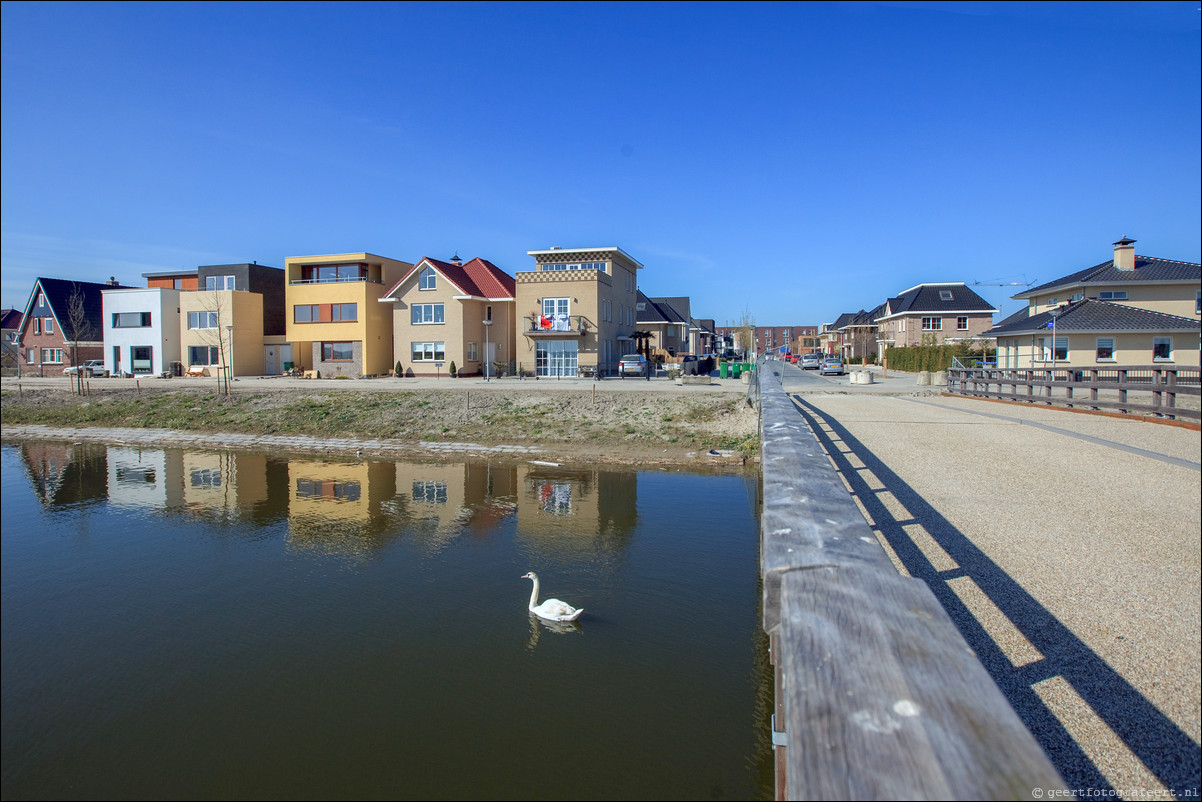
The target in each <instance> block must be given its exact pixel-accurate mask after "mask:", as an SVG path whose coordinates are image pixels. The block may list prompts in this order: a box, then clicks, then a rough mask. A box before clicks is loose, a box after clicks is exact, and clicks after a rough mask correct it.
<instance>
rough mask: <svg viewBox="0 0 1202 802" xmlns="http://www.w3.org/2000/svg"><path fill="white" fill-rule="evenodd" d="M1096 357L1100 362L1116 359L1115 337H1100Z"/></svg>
mask: <svg viewBox="0 0 1202 802" xmlns="http://www.w3.org/2000/svg"><path fill="white" fill-rule="evenodd" d="M1096 359H1097V361H1099V362H1113V361H1114V338H1113V337H1099V338H1098V349H1097V355H1096Z"/></svg>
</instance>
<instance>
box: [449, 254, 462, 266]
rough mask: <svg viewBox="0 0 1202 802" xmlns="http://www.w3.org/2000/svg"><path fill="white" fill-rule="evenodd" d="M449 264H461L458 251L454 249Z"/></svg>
mask: <svg viewBox="0 0 1202 802" xmlns="http://www.w3.org/2000/svg"><path fill="white" fill-rule="evenodd" d="M451 264H453V265H460V266H462V265H463V260H461V259H460V258H459V251H455V255H454V256H452V257H451Z"/></svg>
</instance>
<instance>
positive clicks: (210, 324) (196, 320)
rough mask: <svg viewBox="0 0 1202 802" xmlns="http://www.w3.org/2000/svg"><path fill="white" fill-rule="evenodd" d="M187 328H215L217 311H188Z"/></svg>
mask: <svg viewBox="0 0 1202 802" xmlns="http://www.w3.org/2000/svg"><path fill="white" fill-rule="evenodd" d="M188 328H190V329H215V328H217V313H216V312H189V313H188Z"/></svg>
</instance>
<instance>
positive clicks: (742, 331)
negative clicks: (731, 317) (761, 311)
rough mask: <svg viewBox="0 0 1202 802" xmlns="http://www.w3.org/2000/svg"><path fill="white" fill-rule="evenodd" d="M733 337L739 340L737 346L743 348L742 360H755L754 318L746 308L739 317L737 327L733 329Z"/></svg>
mask: <svg viewBox="0 0 1202 802" xmlns="http://www.w3.org/2000/svg"><path fill="white" fill-rule="evenodd" d="M735 336H736V337H737V338H738V340H739V345H741V346H742V347H743V358H744V359H748V360H750V359H755V318H754V317H752V316H751V310H749V309H747V308H746V307H744V308H743V313H742V314H741V315H740V316H739V325H738V326H736V327H735Z"/></svg>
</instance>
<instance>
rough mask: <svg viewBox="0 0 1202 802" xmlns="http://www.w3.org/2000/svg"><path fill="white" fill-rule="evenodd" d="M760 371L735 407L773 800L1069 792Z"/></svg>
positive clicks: (772, 378) (765, 365)
mask: <svg viewBox="0 0 1202 802" xmlns="http://www.w3.org/2000/svg"><path fill="white" fill-rule="evenodd" d="M772 366H773V363H770V362H767V361H764V360H761V361H760V363H759V365H758V366H757V368H756V370H755V371H754V373H753V378H752V386H749V387H748V394H747V398H748V402H749V403H752V404H755V405H756V406H758V407H759V410H760V437H761V443H762V462H761V464H762V466H763V510H762V513H761V517H760V528H761V558H760V559H761V571H762V578H763V588H764V599H763V617H764V630H765V631H766V632H767V633H768V635H769V640H770V644H771V656H772V663H773V666H774V671H775V676H776V707H775V713H774V715H773V733H772V740H773V744H774V747H775V751H776V767H777V780H776V788H777V798H778V799H1019V798H1032V795H1033V794H1034V793H1036V792H1035V791H1034V789H1040V790H1041V791H1043V792H1045V793H1046V794H1047V795H1048V796H1051V795H1059V796H1065V795H1067V792H1066V791H1065V790H1064V783H1063V781H1062V780H1061V779H1060V775H1059V774H1058V773H1057V772H1056V769H1055V768H1054V767H1053V766H1052V764H1051V763H1050V762H1049V760H1048V758H1047V756H1046V755H1045V754H1044V752H1043V750H1042V749H1041V748H1040V746H1039V744H1038V743H1037V742H1036V741H1035V738H1034V737H1033V736H1032V735H1031V733H1030V732H1029V731H1028V730H1027V729H1026V727H1025V726H1024V725H1023V723H1022V721H1021V719H1019V717H1018V714H1017V713H1015V712H1014V709H1013V708H1012V707H1011V706H1010V704H1009V702H1007V700H1006V698H1005V696H1004V695H1003V694H1002V692H1001V690H999V689H998V687H997V685H996V684H994V681H993V679H992V678H991V677H990V676H989V673H988V671H987V670H986V669H985V667H984V666H983V665H982V664H981V662H980V661H979V660H978V659H977V657H976V656H975V655H974V654H973V652H972V650H971V649H970V648H969V646H968V644H967V643H966V642H965V640H964V638H963V636H961V634H960V631H959V630H958V629H957V628H956V626H955V624H954V623H953V622H952V620H951V618H950V617H949V616H948V614H947V612H946V611H945V610H944V609H943V607H942V606H941V605H940V604H939V602H938V600H937V599H936V598H935V595H934V594H933V593H932V592H931V590H930V588H929V587H928V586H927V585H926V583H925V582H923V581H922V580H920V579H916V578H913V577H909V576H903V575H901V574H899V573H898V571H897V569H896V568H895V567H894V565H893V563H892V562H891V561H890V559H889V557H888V556H887V554H886V553H885V550H884V547H883V546H881V544H880V542H879V541H878V540H877V538H876V537H875V535H874V533H873V531H872V530H871V529H870V528H869V526H868V524H867V522H866V521H865V519H864V516H863V514H861V512H860V510H859V508H858V507H857V506H856V504H855V502H854V501H853V499H852V497H851V495H850V494H849V492H848V490H847V488H846V487H845V485H844V484H843V480H842V479H841V478H840V477H839V474H838V473H837V472H836V471H835V469H834V467H833V466H832V465H831V462H830V460H828V459H827V456H826V454H825V453H824V452H823V449H822V447H821V445H820V443H819V441H818V440H817V438H816V437H815V436H814V433H813V432H812V431H811V430H810V428H809V425H808V424H807V423H806V421H805V419H804V418H803V417H802V416H801V414H800V413H799V411H798V409H797V407H796V406H795V405H794V404H793V402H792V401H791V400H790V398H789V396H788V395H786V394H785V392H784V391H783V390H782V388H781V384H780V378H779V376H778V375H777V374H775V373H774V372H773V367H772ZM776 369H777V370H779V369H780V368H779V367H777V368H776Z"/></svg>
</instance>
